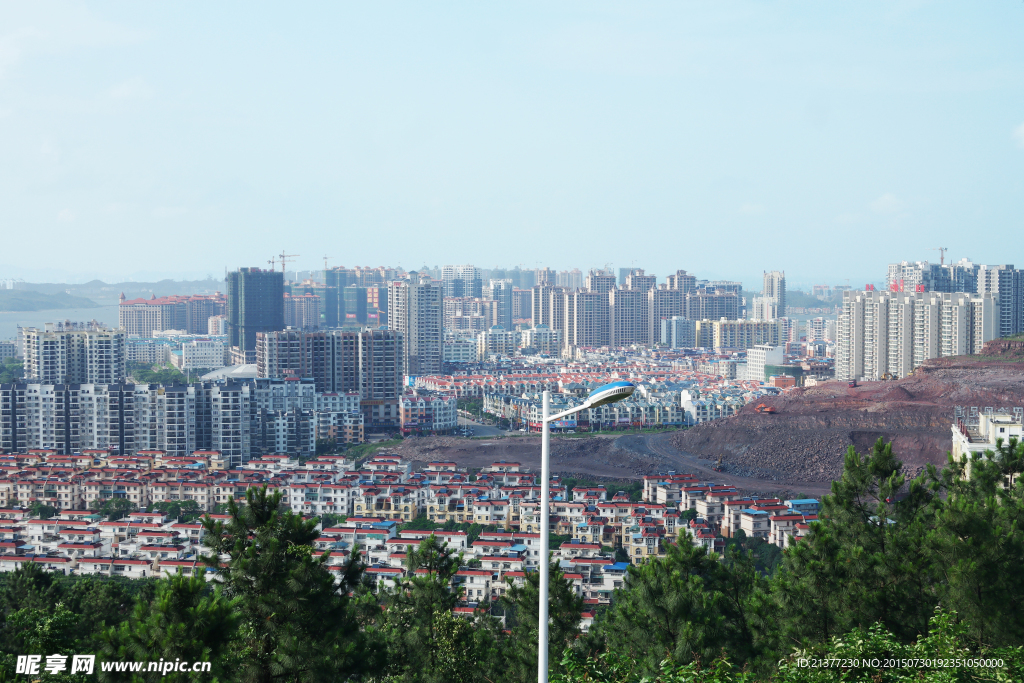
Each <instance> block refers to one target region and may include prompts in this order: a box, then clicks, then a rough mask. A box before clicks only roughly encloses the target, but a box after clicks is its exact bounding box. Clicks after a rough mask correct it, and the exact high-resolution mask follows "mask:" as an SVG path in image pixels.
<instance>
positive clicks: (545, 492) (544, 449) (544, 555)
mask: <svg viewBox="0 0 1024 683" xmlns="http://www.w3.org/2000/svg"><path fill="white" fill-rule="evenodd" d="M635 389H636V387H635V386H634V385H633V384H632V383H630V382H612V383H611V384H605V385H604V386H603V387H599V388H597V389H594V390H593V391H592V392H590V395H589V396H587V400H586V401H584V402H583V404H582V405H579V406H576V407H575V408H570V409H569V410H566V411H564V412H561V413H558V414H556V415H550V412H551V392H550V391H545V392H544V394H543V400H542V402H541V410H542V412H541V425H542V427H541V442H540V478H541V485H540V586H539V588H540V611H539V614H538V615H537V683H548V580H549V578H548V575H549V574H550V566H549V563H548V535H549V534H548V517H549V512H548V507H549V502H550V498H551V485H550V481H549V480H550V478H551V463H550V460H551V459H550V453H551V423H552V422H554V421H555V420H561V419H563V418H566V417H568V416H570V415H575V414H576V413H578V412H580V411H582V410H587V409H588V408H596V407H597V406H603V405H604V404H606V403H614V402H615V401H621V400H622V399H624V398H628V397H629V396H630V395H631V394H632V393H633V391H634V390H635Z"/></svg>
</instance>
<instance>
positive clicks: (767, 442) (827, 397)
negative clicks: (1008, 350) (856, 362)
mask: <svg viewBox="0 0 1024 683" xmlns="http://www.w3.org/2000/svg"><path fill="white" fill-rule="evenodd" d="M765 403H766V404H767V405H769V406H772V407H774V408H775V410H776V412H775V413H774V414H767V413H758V412H756V410H755V406H754V405H748V406H746V407H745V408H744V409H743V410H742V411H740V413H739V414H738V415H736V416H735V417H734V418H731V419H728V420H718V421H715V422H710V423H706V424H703V425H699V426H697V427H695V428H693V429H690V430H687V431H686V432H680V433H678V434H675V435H674V436H673V437H672V439H671V443H672V446H673V447H675V448H676V449H678V450H680V451H683V452H687V453H690V454H694V455H698V456H703V457H704V458H709V459H716V460H717V458H718V456H720V455H721V456H722V458H723V471H724V472H727V473H731V474H736V475H739V476H745V477H759V478H767V479H780V480H786V481H791V482H793V483H794V484H799V483H800V482H827V481H831V480H832V479H835V478H837V477H838V476H839V475H840V474H841V473H842V467H843V455H844V454H845V453H846V450H847V449H848V448H849V446H851V445H853V446H855V447H856V448H857V449H858V450H861V451H863V450H866V449H868V448H870V446H871V444H872V443H874V442H875V441H876V440H877V439H878V438H879V437H881V438H883V439H885V440H886V441H890V440H892V441H893V448H894V450H895V451H896V453H897V455H898V457H899V458H900V459H901V460H902V461H903V462H904V463H905V464H906V465H907V466H908V467H909V469H910V470H911V472H916V471H920V470H921V469H923V468H924V467H925V466H926V465H927V464H928V463H932V464H935V465H940V466H941V465H942V464H944V463H945V462H946V454H947V452H948V451H949V448H950V439H951V436H950V426H951V424H952V421H953V415H954V407H955V406H958V405H959V406H978V407H979V409H981V408H984V407H986V406H991V407H995V408H999V407H1015V406H1022V405H1024V363H1022V362H1020V359H1019V357H1017V356H1015V355H1014V356H1010V357H1004V356H1002V355H990V356H983V357H970V356H968V357H957V358H947V359H939V360H935V361H929V362H928V363H927V364H925V365H924V366H922V367H921V368H918V370H917V371H916V372H915V373H914V374H913V375H911V376H909V377H906V378H904V379H901V380H897V381H889V382H870V383H867V384H863V385H861V386H858V387H856V388H849V387H848V386H847V385H846V383H841V382H829V383H827V384H824V385H822V386H818V387H810V388H806V389H797V390H796V391H794V392H792V393H789V394H786V395H785V396H781V397H778V398H775V399H771V400H767V401H765Z"/></svg>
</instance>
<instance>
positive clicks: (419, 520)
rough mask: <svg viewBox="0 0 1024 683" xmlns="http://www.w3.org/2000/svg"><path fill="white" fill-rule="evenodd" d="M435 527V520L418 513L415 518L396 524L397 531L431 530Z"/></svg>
mask: <svg viewBox="0 0 1024 683" xmlns="http://www.w3.org/2000/svg"><path fill="white" fill-rule="evenodd" d="M435 529H437V522H435V521H433V520H432V519H430V518H429V517H427V516H426V515H420V516H419V517H416V518H415V519H412V520H410V521H408V522H406V523H404V524H399V525H398V530H399V531H406V530H416V531H433V530H435Z"/></svg>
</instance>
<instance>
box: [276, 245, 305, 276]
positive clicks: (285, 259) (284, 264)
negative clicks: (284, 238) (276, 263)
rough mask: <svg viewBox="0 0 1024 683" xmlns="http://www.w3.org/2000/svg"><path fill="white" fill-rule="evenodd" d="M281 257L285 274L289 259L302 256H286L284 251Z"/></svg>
mask: <svg viewBox="0 0 1024 683" xmlns="http://www.w3.org/2000/svg"><path fill="white" fill-rule="evenodd" d="M279 256H280V257H281V272H282V273H283V272H285V270H287V268H286V265H287V263H288V259H294V258H298V257H299V256H301V254H286V253H284V249H282V250H281V253H280V254H279Z"/></svg>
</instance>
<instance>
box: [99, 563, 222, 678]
mask: <svg viewBox="0 0 1024 683" xmlns="http://www.w3.org/2000/svg"><path fill="white" fill-rule="evenodd" d="M237 621H238V615H237V613H236V612H235V605H234V604H233V603H232V602H231V601H229V600H227V599H226V598H225V597H224V595H223V592H222V590H221V587H220V586H218V587H216V588H215V589H213V590H210V588H209V587H208V586H207V584H206V579H205V572H204V571H203V570H199V571H198V572H197V573H196V574H195V575H194V576H185V575H183V574H181V573H178V574H176V575H174V576H171V577H169V578H166V579H163V580H162V581H160V582H159V583H158V584H157V588H156V595H155V597H154V598H153V600H152V601H151V602H148V603H147V602H146V601H144V600H139V601H138V602H136V604H135V610H134V612H133V614H132V616H131V618H130V619H129V620H126V621H123V622H121V624H120V625H119V626H114V627H111V628H110V629H108V630H106V631H105V632H104V633H103V640H104V647H103V650H104V653H105V654H106V655H107V659H113V660H121V661H125V660H135V661H156V660H159V659H164V660H174V659H182V660H186V661H192V662H210V663H211V665H212V667H211V671H212V672H213V674H214V675H215V676H220V675H223V674H224V673H226V672H228V671H230V667H232V666H234V665H236V662H234V661H232V660H231V658H230V657H225V655H226V654H227V650H228V646H229V644H230V642H231V639H232V637H233V636H234V630H235V627H236V625H237ZM193 677H194V674H192V673H191V672H188V673H180V672H171V673H170V674H169V675H167V674H165V673H159V672H153V673H148V674H147V675H142V676H134V677H133V679H132V680H135V681H150V680H151V681H157V680H161V681H169V682H171V681H188V680H191V679H192V678H193Z"/></svg>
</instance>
